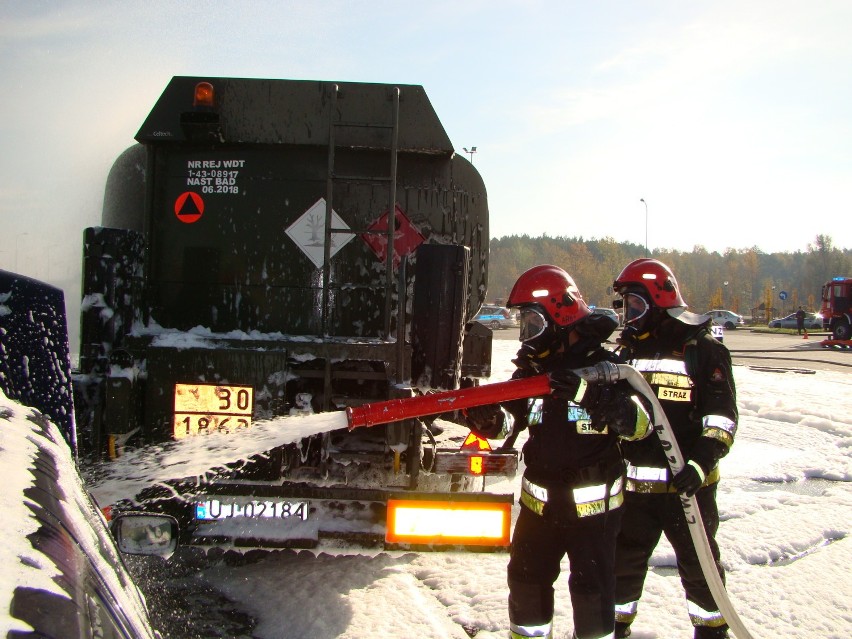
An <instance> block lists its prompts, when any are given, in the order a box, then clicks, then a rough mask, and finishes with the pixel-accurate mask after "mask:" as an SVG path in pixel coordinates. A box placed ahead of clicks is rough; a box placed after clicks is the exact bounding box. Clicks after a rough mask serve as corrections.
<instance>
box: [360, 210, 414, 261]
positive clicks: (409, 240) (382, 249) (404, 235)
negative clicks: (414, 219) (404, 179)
mask: <svg viewBox="0 0 852 639" xmlns="http://www.w3.org/2000/svg"><path fill="white" fill-rule="evenodd" d="M394 212H395V213H396V216H395V217H396V222H395V225H396V226H395V228H394V234H393V265H394V267H396V266H399V261H400V259H401V258H402V256H404V255H408V254H409V253H412V252H414V249H416V248H417V247H418V246H420V245H421V244H423V242H425V241H426V238H424V237H423V236H422V235H421V234H420V231H418V230H417V229H416V228H415V227H414V225H413V224H412V223H411V220H409V219H408V217H407V216H406V215H405V213H404V212H403V211H402V209H401V208H399V205H396V206H395V207H394ZM387 229H388V212H387V211H385V212H384V213H383V214H382V215H381V217H379V219H377V220H376V221H375V222H373V223H372V224H371V225H370V226H369V227H368V230H369V231H371V232H370V233H364V234H363V235H361V239H362V240H364V242H366V243H367V245H368V246H369V247H370V248H371V249H373V253H375V254H376V257H378V258H379V260H380V261H382V262H383V261H384V260H385V257H386V256H387V247H388V238H387V233H386V232H387Z"/></svg>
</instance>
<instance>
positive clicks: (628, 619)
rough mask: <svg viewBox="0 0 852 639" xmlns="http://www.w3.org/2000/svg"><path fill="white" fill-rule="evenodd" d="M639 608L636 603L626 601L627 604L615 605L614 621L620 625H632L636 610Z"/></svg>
mask: <svg viewBox="0 0 852 639" xmlns="http://www.w3.org/2000/svg"><path fill="white" fill-rule="evenodd" d="M638 608H639V602H638V601H628V602H627V603H623V604H620V603H617V604H615V620H616V621H620V622H621V623H627V624H630V623H633V620H634V619H636V610H637V609H638Z"/></svg>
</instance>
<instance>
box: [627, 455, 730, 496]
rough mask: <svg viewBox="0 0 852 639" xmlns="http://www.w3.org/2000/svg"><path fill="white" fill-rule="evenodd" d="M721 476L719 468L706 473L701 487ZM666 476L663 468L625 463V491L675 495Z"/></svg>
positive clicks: (712, 482)
mask: <svg viewBox="0 0 852 639" xmlns="http://www.w3.org/2000/svg"><path fill="white" fill-rule="evenodd" d="M721 476H722V474H721V473H720V472H719V467H718V466H716V467H715V468H714V469H713V470H711V471H710V472H709V473H707V477H705V478H704V482H703V483H702V484H701V486H702V487H704V486H709V485H711V484H715V483H716V482H717V481H719V479H720V477H721ZM667 477H668V474H667V472H666V469H665V468H655V467H653V466H634V465H633V464H631V463H630V462H627V483H626V489H627V492H630V493H676V492H677V489H676V488H675V487H674V486H673V485H672V484H670V483H669V482H668V481H667V479H666V478H667Z"/></svg>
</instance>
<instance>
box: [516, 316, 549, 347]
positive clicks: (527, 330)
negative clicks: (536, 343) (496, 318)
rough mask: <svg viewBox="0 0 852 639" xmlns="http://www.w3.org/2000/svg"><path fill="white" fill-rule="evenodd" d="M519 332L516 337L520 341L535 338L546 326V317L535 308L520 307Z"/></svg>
mask: <svg viewBox="0 0 852 639" xmlns="http://www.w3.org/2000/svg"><path fill="white" fill-rule="evenodd" d="M520 320H521V334H520V336H519V337H518V339H519V340H520V341H522V342H528V341H530V340H531V339H535V338H536V337H538V336H539V335H541V334H542V333H544V331H545V329H546V328H547V319H546V318H545V317H544V315H542V314H541V313H540V312H538V311H537V310H535V309H532V308H524V309H521V318H520Z"/></svg>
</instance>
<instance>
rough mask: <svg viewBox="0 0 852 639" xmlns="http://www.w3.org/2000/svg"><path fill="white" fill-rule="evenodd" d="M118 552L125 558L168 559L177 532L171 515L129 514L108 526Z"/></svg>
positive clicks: (171, 552)
mask: <svg viewBox="0 0 852 639" xmlns="http://www.w3.org/2000/svg"><path fill="white" fill-rule="evenodd" d="M110 529H111V530H112V534H113V537H115V540H116V542H117V543H118V549H119V550H120V551H121V552H123V553H127V554H128V555H158V556H160V557H164V558H166V559H168V558H169V557H171V556H172V554H173V553H174V551H175V550H177V545H178V535H179V533H180V528H179V526H178V522H177V519H175V518H174V517H172V516H171V515H160V514H152V513H138V512H128V513H121V514H119V515H116V517H115V519H113V521H112V524H111V525H110Z"/></svg>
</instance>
